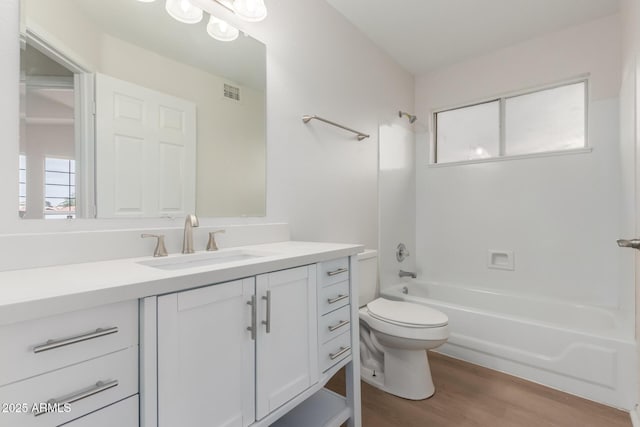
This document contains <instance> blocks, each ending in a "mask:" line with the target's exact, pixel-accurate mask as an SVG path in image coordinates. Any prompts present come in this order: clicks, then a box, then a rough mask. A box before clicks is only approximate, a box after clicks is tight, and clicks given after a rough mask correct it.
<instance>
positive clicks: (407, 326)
mask: <svg viewBox="0 0 640 427" xmlns="http://www.w3.org/2000/svg"><path fill="white" fill-rule="evenodd" d="M358 261H359V263H358V267H359V275H360V277H359V282H360V283H359V287H358V290H359V292H360V298H359V302H360V307H361V308H360V362H361V366H360V368H361V377H362V379H363V380H364V381H366V382H367V383H369V384H371V385H372V386H374V387H377V388H379V389H381V390H384V391H386V392H387V393H391V394H394V395H396V396H400V397H403V398H405V399H412V400H421V399H426V398H428V397H430V396H432V395H433V393H434V392H435V388H434V386H433V381H432V379H431V369H430V368H429V360H428V359H427V350H429V349H432V348H436V347H438V346H440V345H442V344H444V343H445V342H446V341H447V339H448V338H449V326H448V323H449V319H448V317H447V315H446V314H444V313H442V312H440V311H438V310H435V309H433V308H429V307H427V306H424V305H420V304H414V303H410V302H404V301H392V300H388V299H384V298H377V299H376V283H377V277H378V274H377V272H378V265H377V264H378V262H377V261H378V259H377V252H376V251H365V252H363V253H361V254H359V255H358Z"/></svg>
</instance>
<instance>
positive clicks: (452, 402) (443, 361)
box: [327, 352, 631, 427]
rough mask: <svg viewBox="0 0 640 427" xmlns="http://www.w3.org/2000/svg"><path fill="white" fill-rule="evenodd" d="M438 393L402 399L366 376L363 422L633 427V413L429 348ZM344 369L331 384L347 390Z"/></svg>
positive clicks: (402, 426) (424, 426)
mask: <svg viewBox="0 0 640 427" xmlns="http://www.w3.org/2000/svg"><path fill="white" fill-rule="evenodd" d="M429 363H430V364H431V373H432V376H433V382H434V384H435V386H436V393H435V395H433V396H432V397H431V398H429V399H427V400H422V401H411V400H405V399H401V398H399V397H395V396H392V395H390V394H387V393H384V392H382V391H380V390H378V389H376V388H374V387H372V386H370V385H368V384H367V383H365V382H362V425H363V427H466V426H475V427H543V426H552V427H574V426H575V427H619V426H620V427H631V420H630V418H629V414H628V413H627V412H624V411H619V410H617V409H613V408H610V407H608V406H605V405H600V404H598V403H595V402H591V401H589V400H586V399H582V398H579V397H576V396H572V395H570V394H566V393H562V392H560V391H557V390H553V389H550V388H547V387H544V386H542V385H539V384H535V383H531V382H529V381H525V380H522V379H520V378H516V377H513V376H510V375H507V374H503V373H501V372H497V371H493V370H491V369H487V368H483V367H480V366H477V365H473V364H470V363H466V362H463V361H460V360H456V359H452V358H450V357H447V356H443V355H440V354H437V353H433V352H429ZM344 381H345V377H344V370H342V371H340V372H339V373H338V374H336V376H335V377H333V378H332V379H331V381H329V384H328V385H327V388H329V389H331V390H333V391H335V392H337V393H341V394H344V390H345V385H344Z"/></svg>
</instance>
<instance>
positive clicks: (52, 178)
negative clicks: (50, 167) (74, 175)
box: [44, 172, 71, 185]
mask: <svg viewBox="0 0 640 427" xmlns="http://www.w3.org/2000/svg"><path fill="white" fill-rule="evenodd" d="M70 176H71V175H70V174H68V173H66V172H45V178H44V179H45V183H46V184H58V185H69V180H70V179H71V178H70Z"/></svg>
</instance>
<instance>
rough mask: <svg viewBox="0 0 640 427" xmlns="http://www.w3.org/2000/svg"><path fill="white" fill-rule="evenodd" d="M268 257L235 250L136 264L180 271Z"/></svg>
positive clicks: (178, 256) (264, 254)
mask: <svg viewBox="0 0 640 427" xmlns="http://www.w3.org/2000/svg"><path fill="white" fill-rule="evenodd" d="M269 255H271V254H267V253H259V252H253V251H245V250H237V251H225V252H208V253H203V254H195V255H191V254H189V255H177V256H173V257H168V258H161V259H153V260H149V261H138V264H141V265H146V266H149V267H153V268H159V269H161V270H181V269H183V268H193V267H203V266H206V265H216V264H225V263H228V262H238V261H246V260H251V259H255V258H261V257H265V256H269Z"/></svg>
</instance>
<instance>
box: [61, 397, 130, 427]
mask: <svg viewBox="0 0 640 427" xmlns="http://www.w3.org/2000/svg"><path fill="white" fill-rule="evenodd" d="M139 425H140V421H139V416H138V395H137V394H136V395H135V396H131V397H130V398H128V399H125V400H121V401H120V402H117V403H114V404H113V405H109V406H107V407H106V408H102V409H100V410H98V411H96V412H92V413H90V414H87V415H85V416H84V417H81V418H78V419H77V420H73V421H71V422H69V423H66V424H64V425H63V426H61V427H113V426H118V427H139Z"/></svg>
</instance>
